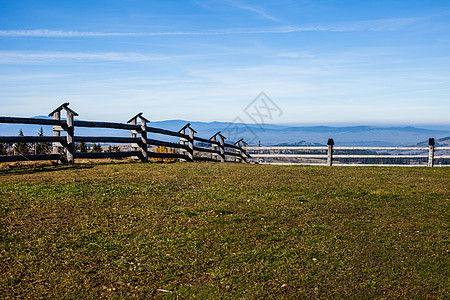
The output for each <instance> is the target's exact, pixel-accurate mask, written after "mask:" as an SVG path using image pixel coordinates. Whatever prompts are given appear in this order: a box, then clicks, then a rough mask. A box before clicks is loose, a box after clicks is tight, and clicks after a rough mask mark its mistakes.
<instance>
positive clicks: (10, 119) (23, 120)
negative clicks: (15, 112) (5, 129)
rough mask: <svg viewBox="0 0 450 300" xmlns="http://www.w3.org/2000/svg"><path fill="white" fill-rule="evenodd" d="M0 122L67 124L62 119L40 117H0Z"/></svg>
mask: <svg viewBox="0 0 450 300" xmlns="http://www.w3.org/2000/svg"><path fill="white" fill-rule="evenodd" d="M0 123H13V124H37V125H60V126H63V125H65V124H66V122H65V121H62V120H52V119H40V118H16V117H0Z"/></svg>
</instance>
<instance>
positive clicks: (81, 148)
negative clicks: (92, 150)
mask: <svg viewBox="0 0 450 300" xmlns="http://www.w3.org/2000/svg"><path fill="white" fill-rule="evenodd" d="M77 150H78V151H80V152H82V153H86V152H88V149H87V146H86V143H85V142H80V143H79V144H78V149H77Z"/></svg>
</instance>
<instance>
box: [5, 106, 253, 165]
mask: <svg viewBox="0 0 450 300" xmlns="http://www.w3.org/2000/svg"><path fill="white" fill-rule="evenodd" d="M68 105H69V103H64V104H63V105H61V106H59V107H58V108H57V109H55V110H54V111H53V112H51V113H50V114H49V116H50V117H53V119H43V118H17V117H0V123H12V124H36V125H52V126H53V136H0V143H9V144H11V143H14V144H15V145H17V144H20V143H22V144H29V143H34V144H35V147H34V148H35V151H36V148H37V146H36V144H37V143H51V148H52V152H53V153H52V154H29V153H18V155H0V162H13V161H35V160H59V161H66V162H68V163H74V159H75V158H124V157H136V158H139V159H140V160H141V161H144V162H145V161H147V160H148V158H155V159H181V160H185V161H194V160H197V161H222V162H224V161H227V157H228V161H229V160H231V161H236V162H247V160H248V158H249V156H248V155H247V154H246V150H245V142H243V141H242V140H240V141H239V142H237V143H236V144H230V143H225V142H224V139H225V137H224V136H222V135H221V134H220V132H218V133H216V134H215V135H214V136H213V137H212V138H210V139H205V138H201V137H198V136H195V133H196V131H195V130H193V129H192V128H191V126H190V124H187V125H186V126H184V127H183V128H182V129H181V130H180V131H178V132H176V131H171V130H167V129H162V128H156V127H151V126H147V123H148V122H149V121H148V120H147V119H145V118H144V117H143V116H142V113H139V114H137V115H136V116H134V117H133V118H131V119H130V120H129V121H128V122H127V123H126V124H125V123H115V122H98V121H81V120H74V117H75V116H78V114H77V113H76V112H75V111H73V110H72V109H70V108H69V107H68ZM61 112H65V113H66V115H67V118H66V119H65V120H63V119H61ZM138 123H140V124H138ZM77 127H86V128H108V129H121V130H129V131H130V133H131V137H118V136H77V135H75V128H77ZM61 133H64V134H65V135H61ZM149 133H150V134H152V133H155V134H160V135H163V136H171V137H178V138H179V143H174V142H168V141H162V140H158V139H150V138H148V134H149ZM217 137H219V140H217ZM195 141H197V142H201V143H204V144H209V145H210V147H211V148H208V147H200V146H196V145H194V142H195ZM76 143H94V144H95V143H118V144H130V147H131V151H114V152H77V151H76V150H75V145H76ZM153 146H156V147H166V148H164V149H165V150H164V149H163V150H164V151H163V152H156V151H155V152H152V151H149V147H153ZM167 148H169V149H174V150H175V151H174V150H167ZM226 149H227V150H226ZM230 149H231V150H230Z"/></svg>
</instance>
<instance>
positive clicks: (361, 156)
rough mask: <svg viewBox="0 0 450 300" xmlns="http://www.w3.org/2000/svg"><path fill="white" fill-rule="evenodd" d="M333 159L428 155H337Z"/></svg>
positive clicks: (421, 156) (418, 156)
mask: <svg viewBox="0 0 450 300" xmlns="http://www.w3.org/2000/svg"><path fill="white" fill-rule="evenodd" d="M333 157H334V158H423V157H428V155H353V154H337V155H333Z"/></svg>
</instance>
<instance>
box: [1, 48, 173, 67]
mask: <svg viewBox="0 0 450 300" xmlns="http://www.w3.org/2000/svg"><path fill="white" fill-rule="evenodd" d="M170 58H171V57H169V56H163V55H144V54H140V53H119V52H107V53H86V52H40V51H36V52H34V51H0V63H2V64H20V63H39V62H50V61H61V60H64V61H85V60H95V61H120V62H139V61H151V60H166V59H170Z"/></svg>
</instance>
